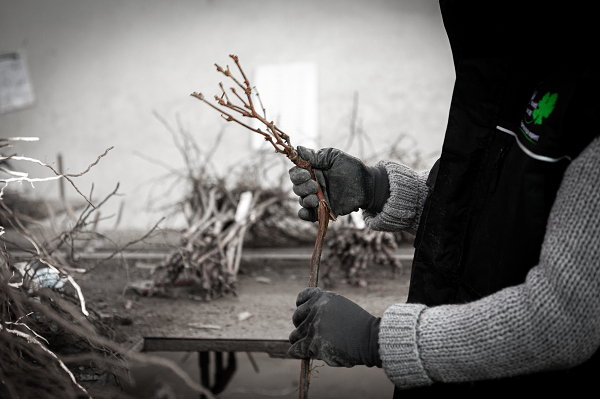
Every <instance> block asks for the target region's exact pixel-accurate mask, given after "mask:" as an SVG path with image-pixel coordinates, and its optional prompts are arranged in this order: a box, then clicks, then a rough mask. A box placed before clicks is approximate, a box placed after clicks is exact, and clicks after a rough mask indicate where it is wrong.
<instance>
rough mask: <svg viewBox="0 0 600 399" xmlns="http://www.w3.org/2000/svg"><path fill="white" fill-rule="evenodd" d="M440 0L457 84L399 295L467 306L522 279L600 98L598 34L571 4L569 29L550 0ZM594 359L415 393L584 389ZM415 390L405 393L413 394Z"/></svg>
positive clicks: (593, 129) (587, 138)
mask: <svg viewBox="0 0 600 399" xmlns="http://www.w3.org/2000/svg"><path fill="white" fill-rule="evenodd" d="M440 3H441V8H442V16H443V18H444V24H445V27H446V31H447V33H448V37H449V40H450V45H451V47H452V52H453V56H454V65H455V70H456V83H455V87H454V93H453V97H452V103H451V109H450V115H449V120H448V126H447V131H446V136H445V140H444V144H443V147H442V153H441V157H440V159H439V160H438V162H437V163H436V165H435V166H434V167H433V169H432V171H431V173H430V178H429V180H428V185H429V186H430V188H431V190H430V194H429V197H428V198H427V200H426V202H425V206H424V210H423V214H422V216H421V222H420V225H419V229H418V232H417V236H416V240H415V248H416V251H415V259H414V261H413V266H412V276H411V285H410V291H409V297H408V302H410V303H423V304H426V305H428V306H435V305H441V304H457V303H466V302H470V301H474V300H477V299H479V298H482V297H484V296H487V295H490V294H493V293H494V292H497V291H498V290H501V289H502V288H505V287H509V286H512V285H516V284H521V283H523V282H524V281H525V276H526V274H527V272H528V271H529V270H530V269H531V268H532V267H534V266H535V265H537V263H538V260H539V255H540V249H541V245H542V240H543V237H544V233H545V228H546V223H547V220H548V215H549V213H550V209H551V207H552V204H553V202H554V199H555V197H556V192H557V190H558V187H559V185H560V183H561V180H562V176H563V173H564V171H565V169H566V168H567V166H568V165H569V163H570V161H571V160H573V159H575V158H576V157H577V156H578V155H579V153H580V152H581V151H582V150H583V149H584V148H585V147H586V146H587V145H588V144H589V143H590V142H591V141H592V139H593V138H594V137H595V136H597V132H598V127H597V125H595V124H593V122H595V120H594V116H595V115H594V114H595V113H597V110H598V109H599V108H598V106H599V102H598V99H597V98H596V97H597V93H600V92H598V91H597V89H598V88H599V87H600V86H599V85H598V77H597V76H596V75H597V73H598V69H597V68H596V67H595V66H597V65H598V63H597V61H596V60H593V59H592V58H594V57H592V56H591V53H593V52H595V51H594V50H593V48H594V47H595V45H592V44H591V42H592V41H595V37H597V36H598V35H595V37H593V36H590V34H591V33H590V32H588V31H587V29H589V28H590V27H591V26H592V25H586V21H585V20H586V17H587V16H588V15H587V14H585V13H586V12H588V13H589V14H590V15H592V12H591V10H588V11H583V10H581V9H579V10H578V11H577V12H578V13H579V12H581V13H582V14H578V15H577V17H581V18H580V19H578V20H577V22H578V23H579V24H581V25H580V26H578V28H579V29H573V28H572V22H574V21H573V20H572V18H574V17H575V15H574V14H570V15H569V14H568V12H566V11H565V10H562V9H556V10H553V9H551V8H550V7H552V6H551V4H554V3H555V2H540V3H539V4H540V6H538V5H537V4H538V3H536V5H529V4H528V3H529V2H527V1H519V2H514V4H513V5H512V6H511V2H506V1H505V2H499V3H498V4H492V5H490V2H489V1H481V0H478V1H441V2H440ZM575 3H576V2H575ZM565 4H567V3H565ZM592 39H593V40H592ZM588 45H589V46H590V47H587V46H588ZM593 63H595V65H593ZM597 355H598V353H596V355H595V356H594V358H593V359H592V360H591V361H589V362H587V363H586V364H584V365H582V366H580V367H578V368H576V369H573V370H570V371H561V372H551V373H539V374H536V375H531V376H523V377H518V378H511V379H505V380H497V381H484V382H479V383H475V384H473V383H469V384H435V385H434V386H433V387H428V388H424V389H427V390H429V391H430V393H433V392H434V391H437V390H440V392H452V391H454V390H460V391H462V392H465V391H466V392H470V393H476V392H479V391H481V392H483V391H486V392H488V393H489V392H490V390H492V391H491V392H505V393H512V392H515V393H516V392H521V389H524V388H525V387H527V386H529V385H532V384H533V389H535V391H534V392H536V393H540V392H541V391H540V390H548V391H549V392H552V393H553V394H555V393H556V390H557V389H562V388H567V389H571V388H574V387H576V388H577V389H580V388H581V387H582V385H581V384H582V382H583V381H587V382H586V384H585V385H587V386H588V388H589V385H590V383H591V384H595V381H594V380H593V379H591V380H590V379H589V378H590V377H589V375H590V374H589V373H590V372H592V371H594V372H595V373H596V374H598V375H600V369H599V368H597V367H595V366H594V365H596V364H598V358H599V356H597ZM424 389H416V390H413V391H409V392H412V393H415V394H418V395H419V396H420V397H421V398H422V394H423V393H425V391H424ZM524 392H527V391H524ZM407 393H408V392H402V393H401V397H406V395H407ZM399 397H400V396H399Z"/></svg>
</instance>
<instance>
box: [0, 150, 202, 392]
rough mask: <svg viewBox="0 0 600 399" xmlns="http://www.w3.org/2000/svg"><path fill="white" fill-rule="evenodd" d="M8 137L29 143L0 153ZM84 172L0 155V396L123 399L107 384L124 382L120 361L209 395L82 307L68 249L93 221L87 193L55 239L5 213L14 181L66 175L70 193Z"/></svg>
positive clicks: (33, 224) (12, 213)
mask: <svg viewBox="0 0 600 399" xmlns="http://www.w3.org/2000/svg"><path fill="white" fill-rule="evenodd" d="M13 140H21V141H33V140H32V139H31V138H25V139H23V138H12V139H0V148H7V147H9V145H8V142H10V141H13ZM107 152H108V150H107V151H106V152H105V153H104V154H103V155H101V156H100V157H98V160H96V162H95V163H93V164H91V165H90V167H88V169H87V170H89V169H90V168H91V167H92V166H94V165H95V164H96V163H98V161H99V160H100V158H102V157H103V156H104V155H106V153H107ZM7 161H9V162H14V161H25V162H33V163H36V164H39V165H42V166H45V167H47V168H49V169H51V170H52V171H53V172H54V173H55V176H53V177H49V178H31V177H29V176H28V174H27V173H23V172H17V171H14V170H11V168H9V166H8V165H7ZM87 170H86V171H85V172H83V173H81V174H78V175H65V174H62V173H59V172H57V171H55V170H54V169H53V168H52V167H51V166H50V165H47V164H44V163H42V162H40V161H38V160H35V159H31V158H26V157H17V156H0V173H1V175H0V184H3V186H2V188H0V220H2V223H3V225H2V226H0V244H1V246H0V358H1V359H2V361H1V362H0V397H2V398H11V399H13V398H14V399H16V398H20V399H28V398H31V399H34V398H35V399H37V398H49V399H53V398H57V399H58V398H61V399H63V398H88V397H89V398H91V397H92V396H91V395H92V394H93V395H94V397H95V398H123V399H125V398H129V396H128V395H126V394H125V393H123V392H121V391H120V390H119V389H118V388H115V389H116V390H115V389H111V387H115V384H114V383H113V382H110V383H109V381H118V379H119V378H125V379H128V376H127V364H126V360H133V361H135V362H140V363H144V364H156V365H161V366H165V367H168V368H170V369H171V370H173V371H174V372H175V373H176V374H177V375H179V376H180V377H181V378H182V379H183V381H184V382H186V384H188V385H189V386H191V387H192V388H194V389H196V390H197V391H199V392H202V393H204V394H205V395H207V396H208V397H211V398H212V397H213V396H212V394H210V392H208V391H207V390H206V389H205V388H203V387H201V386H200V385H199V384H197V383H195V382H193V381H191V379H190V378H189V376H187V374H185V372H183V371H181V369H179V368H178V367H177V366H176V365H175V364H173V363H172V362H169V361H166V360H161V359H156V358H152V357H149V356H145V355H141V354H137V353H132V352H129V351H127V350H126V349H125V348H123V347H121V346H120V345H119V344H118V343H117V342H116V341H115V333H114V331H113V330H112V328H111V327H110V326H109V325H107V324H105V323H104V322H103V320H102V318H101V317H100V315H99V314H98V313H96V312H95V311H94V310H93V309H91V308H90V307H89V306H88V304H86V302H85V298H84V295H83V292H82V291H81V289H80V287H79V285H78V284H77V282H76V281H75V279H74V278H73V275H74V274H75V273H83V272H85V269H82V268H79V267H78V265H77V263H76V262H75V259H74V257H73V256H71V255H72V252H71V251H68V250H67V249H68V246H69V245H70V246H71V247H73V243H75V242H77V241H78V236H79V235H80V234H84V235H85V233H86V232H87V231H86V227H87V226H89V225H93V224H94V222H88V217H90V215H92V214H93V211H94V210H95V209H97V208H98V206H99V205H98V206H94V205H92V202H91V195H90V199H88V198H86V197H85V196H83V194H81V193H80V194H81V195H82V196H83V197H84V198H85V200H86V201H87V203H88V207H87V208H86V209H85V210H84V211H83V212H82V214H81V216H80V217H79V218H78V219H76V223H74V225H72V226H71V227H70V228H69V229H68V230H67V231H64V232H62V233H60V234H59V235H58V236H57V237H54V236H53V235H52V234H49V233H48V232H47V230H46V229H45V228H44V227H43V225H42V224H40V223H39V222H38V221H37V220H36V219H34V218H32V217H31V216H28V215H26V214H22V213H19V212H18V211H16V210H15V209H13V208H11V207H10V206H9V205H8V204H10V201H7V202H6V203H5V202H4V197H5V196H6V195H7V192H5V188H6V187H7V186H8V185H9V184H12V183H14V182H28V183H33V182H40V181H51V180H57V179H61V178H65V179H67V180H69V181H70V182H71V184H72V185H73V187H74V188H75V189H76V190H77V187H75V185H74V183H73V181H72V180H71V179H70V178H69V177H77V176H81V175H83V174H84V173H86V172H87ZM6 176H7V177H6ZM77 191H78V192H79V190H77ZM113 194H114V193H113ZM109 197H110V196H109ZM103 202H104V201H102V202H101V203H100V205H101V204H102V203H103ZM70 254H71V255H70ZM105 384H107V385H105ZM94 391H95V392H94Z"/></svg>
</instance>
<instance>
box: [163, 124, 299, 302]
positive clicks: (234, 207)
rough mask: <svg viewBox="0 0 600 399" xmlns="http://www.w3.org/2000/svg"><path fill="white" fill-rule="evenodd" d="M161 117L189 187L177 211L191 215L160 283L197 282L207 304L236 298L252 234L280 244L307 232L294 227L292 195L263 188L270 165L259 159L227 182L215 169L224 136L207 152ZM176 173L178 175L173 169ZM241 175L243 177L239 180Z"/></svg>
mask: <svg viewBox="0 0 600 399" xmlns="http://www.w3.org/2000/svg"><path fill="white" fill-rule="evenodd" d="M157 117H158V118H159V119H160V121H161V122H162V123H163V125H164V126H165V127H166V129H167V130H168V131H169V132H170V133H171V136H172V138H173V141H174V143H175V146H176V147H177V149H178V150H179V152H180V153H181V155H182V158H183V160H184V164H185V172H184V173H181V172H176V173H175V174H174V176H175V177H178V178H179V179H180V180H181V181H184V182H185V184H186V186H187V187H186V194H185V195H184V198H183V200H181V201H180V202H179V203H178V204H177V206H176V208H177V210H178V211H179V212H182V213H183V214H184V215H185V219H186V223H187V227H186V228H185V229H184V230H183V232H182V234H181V243H180V245H179V246H178V247H177V248H176V249H175V250H174V251H172V252H171V254H170V255H169V256H168V257H167V259H166V260H165V261H164V262H163V263H162V264H161V265H160V268H159V270H158V271H159V273H158V276H157V279H156V282H155V285H156V286H157V287H163V288H166V289H168V287H170V286H173V285H176V284H178V279H179V281H186V280H188V281H189V280H190V279H191V280H193V281H194V282H196V283H197V286H198V287H199V288H200V289H201V296H202V297H203V299H205V300H211V299H216V298H218V297H221V296H223V295H227V294H235V289H236V281H237V273H238V271H239V268H240V262H241V258H242V249H243V246H244V243H245V241H246V238H247V237H248V235H250V236H251V237H252V238H253V239H254V240H257V239H268V240H270V241H277V240H278V239H283V238H284V237H293V238H297V237H298V236H299V235H300V234H301V233H302V232H303V231H305V230H306V229H292V230H291V231H290V229H289V221H290V220H294V219H295V218H294V217H293V213H294V212H293V210H292V209H291V207H290V198H289V194H288V193H287V192H286V191H285V190H284V189H283V188H282V187H281V186H279V187H273V188H269V189H266V188H263V187H262V185H263V184H262V181H264V179H261V177H262V174H263V173H264V171H265V169H264V167H265V164H264V159H261V158H262V157H260V156H257V157H255V158H253V159H254V161H251V162H250V163H248V164H244V165H238V168H237V170H232V171H229V173H228V176H229V177H230V178H232V177H233V178H234V180H235V181H234V182H229V184H228V182H226V181H225V179H223V178H220V177H218V176H217V175H216V173H215V172H214V169H213V168H211V167H210V164H211V157H212V155H213V154H214V153H215V151H216V149H217V147H218V145H219V143H220V139H221V137H222V135H219V136H218V138H217V140H216V141H215V144H214V145H213V146H212V148H209V149H208V150H202V149H201V147H200V146H199V145H198V144H197V143H196V141H195V140H194V138H193V136H192V135H191V134H190V133H189V132H188V131H187V130H186V129H185V128H183V126H182V125H181V123H179V124H178V128H174V127H173V126H171V125H170V124H169V123H167V121H165V120H164V119H162V118H160V117H159V116H158V115H157ZM171 172H173V171H171ZM236 174H237V175H238V176H237V179H235V177H236Z"/></svg>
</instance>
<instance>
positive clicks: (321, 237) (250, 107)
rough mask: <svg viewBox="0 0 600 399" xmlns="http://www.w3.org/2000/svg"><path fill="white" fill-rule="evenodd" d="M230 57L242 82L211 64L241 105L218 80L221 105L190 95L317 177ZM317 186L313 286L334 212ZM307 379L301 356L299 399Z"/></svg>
mask: <svg viewBox="0 0 600 399" xmlns="http://www.w3.org/2000/svg"><path fill="white" fill-rule="evenodd" d="M230 57H231V58H232V59H233V61H234V62H235V64H236V66H237V67H238V69H239V71H240V73H241V75H242V78H243V84H242V83H241V82H240V81H239V80H238V79H236V78H235V77H234V76H233V75H232V73H231V71H230V70H229V66H226V68H225V69H223V68H222V67H220V66H219V65H217V64H215V66H216V67H217V71H218V72H221V73H222V74H224V75H225V76H227V77H228V78H230V79H232V80H233V81H234V83H235V84H236V85H237V86H238V87H239V88H240V89H242V90H243V91H244V94H245V96H246V100H244V99H243V98H242V96H240V95H239V94H238V92H237V91H236V89H235V88H234V87H231V88H230V90H231V92H232V93H233V95H234V96H235V97H236V98H237V99H238V100H239V101H240V102H241V103H242V104H243V106H239V105H235V104H233V103H232V102H231V101H230V100H229V96H228V95H227V91H226V90H225V88H224V87H223V84H222V83H219V87H220V88H221V92H222V94H221V96H218V95H216V96H214V98H215V101H216V102H217V104H218V105H219V106H220V107H222V108H220V107H218V106H216V105H214V104H212V103H211V102H209V101H207V100H206V98H205V97H204V95H202V93H196V92H194V93H192V94H191V95H192V96H193V97H196V98H197V99H199V100H201V101H203V102H204V103H206V104H208V105H209V106H210V107H211V108H213V109H215V110H217V111H218V112H220V113H221V116H222V117H223V118H224V119H225V120H226V121H228V122H236V123H238V124H240V125H241V126H243V127H245V128H246V129H249V130H252V131H253V132H255V133H258V134H260V135H262V136H263V137H264V139H265V141H267V142H269V143H271V145H272V146H273V148H274V149H275V152H278V153H282V154H284V155H286V156H287V157H288V158H289V160H290V161H292V162H293V163H294V164H295V165H296V166H298V167H300V168H302V169H306V170H308V171H309V173H310V175H311V177H312V179H313V180H315V181H317V179H316V177H315V173H314V172H313V170H312V168H311V165H310V162H308V161H307V160H305V159H303V158H302V157H300V155H299V154H298V152H297V151H296V149H295V148H294V147H293V146H292V144H291V142H290V137H289V136H288V135H287V134H285V133H284V132H283V131H282V130H281V129H279V128H278V127H277V126H275V123H274V122H273V121H269V120H268V119H267V116H266V110H265V108H264V106H263V104H262V100H261V99H260V96H259V95H258V92H257V91H256V88H254V89H255V92H256V93H255V95H256V96H257V98H258V100H259V103H260V109H261V111H262V116H261V115H260V114H259V113H258V112H257V111H256V108H255V107H254V103H253V101H252V86H251V85H250V82H249V81H248V78H247V77H246V74H245V73H244V70H243V69H242V67H241V65H240V63H239V58H238V57H237V56H235V55H230ZM223 108H225V109H226V110H224V109H223ZM234 113H238V114H240V115H241V116H243V117H246V118H251V119H257V120H258V121H260V122H261V123H262V124H263V125H264V126H265V127H266V131H262V130H261V129H260V128H253V127H251V126H250V125H248V124H246V123H244V122H242V121H240V120H238V119H237V118H236V117H234V116H233V115H234ZM318 187H319V188H318V192H317V197H318V198H319V208H318V217H319V228H318V233H317V239H316V242H315V248H314V250H313V254H312V257H311V261H310V278H309V280H308V286H309V287H316V286H317V283H318V280H319V266H320V263H321V253H322V251H323V244H324V241H325V234H326V233H327V226H328V224H329V220H335V215H334V214H333V212H332V211H331V208H330V207H329V204H328V203H327V201H326V200H325V195H324V194H323V191H322V189H321V186H320V185H318ZM309 382H310V359H305V360H302V365H301V371H300V384H299V390H298V395H299V398H301V399H306V398H308V386H309Z"/></svg>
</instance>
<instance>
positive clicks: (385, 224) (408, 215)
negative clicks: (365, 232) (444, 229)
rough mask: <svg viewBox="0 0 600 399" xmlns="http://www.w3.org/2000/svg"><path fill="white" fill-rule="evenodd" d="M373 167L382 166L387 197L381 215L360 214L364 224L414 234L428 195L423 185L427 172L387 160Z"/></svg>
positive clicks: (364, 212)
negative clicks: (386, 180)
mask: <svg viewBox="0 0 600 399" xmlns="http://www.w3.org/2000/svg"><path fill="white" fill-rule="evenodd" d="M375 166H383V167H384V168H385V170H386V172H387V174H388V179H389V181H390V197H389V199H388V200H387V202H386V203H385V205H384V206H383V210H382V211H381V213H373V212H369V211H366V210H365V211H363V218H364V220H365V224H366V225H367V227H369V228H370V229H372V230H378V231H402V230H403V231H407V232H409V233H412V234H414V233H416V231H417V227H418V226H419V219H420V218H421V212H422V211H423V204H425V198H426V197H427V193H428V192H429V188H428V187H427V185H426V184H425V183H426V182H427V177H428V176H429V171H425V172H415V171H414V170H412V169H410V168H409V167H407V166H404V165H401V164H397V163H394V162H390V161H381V162H379V163H377V165H375Z"/></svg>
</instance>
